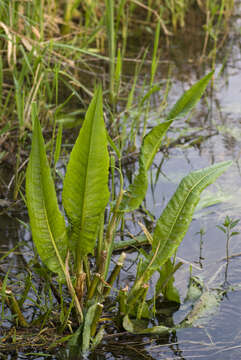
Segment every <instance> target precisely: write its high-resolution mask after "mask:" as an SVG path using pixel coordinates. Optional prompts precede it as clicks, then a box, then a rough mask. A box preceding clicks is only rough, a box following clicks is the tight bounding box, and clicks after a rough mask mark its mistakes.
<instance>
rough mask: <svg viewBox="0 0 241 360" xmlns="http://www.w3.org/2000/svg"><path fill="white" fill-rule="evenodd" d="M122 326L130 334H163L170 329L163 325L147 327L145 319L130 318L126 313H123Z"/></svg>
mask: <svg viewBox="0 0 241 360" xmlns="http://www.w3.org/2000/svg"><path fill="white" fill-rule="evenodd" d="M123 327H124V329H125V330H126V331H128V332H130V333H132V334H163V333H167V332H169V331H171V330H172V329H171V328H168V327H166V326H163V325H159V326H153V327H150V328H147V322H146V321H142V320H131V319H130V318H129V316H128V315H125V317H124V319H123Z"/></svg>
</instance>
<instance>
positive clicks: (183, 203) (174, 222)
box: [162, 169, 217, 249]
mask: <svg viewBox="0 0 241 360" xmlns="http://www.w3.org/2000/svg"><path fill="white" fill-rule="evenodd" d="M215 171H217V169H213V171H212V172H211V173H209V174H206V175H205V176H203V177H202V178H201V179H200V180H199V181H198V182H197V183H196V184H194V185H193V187H192V188H191V189H190V190H189V192H188V194H187V196H186V197H185V199H184V200H183V202H182V205H181V207H180V210H179V211H178V213H177V216H176V217H175V221H173V225H172V227H171V230H170V231H169V233H168V237H167V240H166V242H165V245H164V247H163V248H162V249H164V248H165V247H166V244H167V242H168V240H169V239H170V235H171V233H172V231H173V228H174V226H175V224H176V223H177V219H178V217H179V216H180V213H181V212H182V210H183V208H184V205H185V203H186V201H187V199H188V197H189V196H190V194H191V192H192V191H193V189H194V188H195V187H197V186H198V185H199V184H200V183H201V182H202V181H203V180H204V179H205V178H206V177H208V176H211V175H212V174H213V173H214V172H215Z"/></svg>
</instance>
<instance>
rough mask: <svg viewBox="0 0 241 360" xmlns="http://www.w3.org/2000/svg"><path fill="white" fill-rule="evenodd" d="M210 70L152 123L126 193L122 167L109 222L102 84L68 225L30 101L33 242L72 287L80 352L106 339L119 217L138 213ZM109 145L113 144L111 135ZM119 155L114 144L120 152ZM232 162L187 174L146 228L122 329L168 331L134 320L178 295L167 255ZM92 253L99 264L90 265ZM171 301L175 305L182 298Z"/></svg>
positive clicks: (70, 193) (121, 298)
mask: <svg viewBox="0 0 241 360" xmlns="http://www.w3.org/2000/svg"><path fill="white" fill-rule="evenodd" d="M212 75H213V73H210V74H208V75H207V76H206V77H204V78H203V79H202V80H200V81H199V82H198V83H196V84H195V85H193V87H192V88H191V89H190V90H189V91H187V92H186V93H185V94H184V95H183V96H182V97H181V98H180V100H179V101H178V102H177V103H176V105H175V106H174V107H173V109H172V110H171V111H170V113H169V115H168V116H167V119H166V121H165V122H163V123H160V124H159V125H157V126H156V127H154V128H153V129H152V130H151V131H150V132H149V133H148V134H147V135H146V136H145V137H144V138H143V142H142V146H141V149H140V155H139V172H138V173H137V175H136V177H135V179H134V181H133V183H132V184H131V185H130V186H129V188H128V189H127V190H124V188H123V179H122V172H121V169H120V168H119V169H118V171H119V174H120V191H119V194H118V195H117V196H116V198H114V199H113V201H112V203H111V204H110V208H109V211H108V215H107V222H106V223H105V221H104V214H105V211H106V210H105V209H106V208H107V204H108V201H109V197H110V194H109V189H108V178H109V175H108V171H109V155H108V141H107V138H109V137H107V133H106V129H105V125H104V119H103V110H102V92H101V88H100V87H98V88H97V89H96V91H95V95H94V98H93V100H92V102H91V104H90V106H89V108H88V111H87V113H86V117H85V120H84V123H83V126H82V128H81V130H80V133H79V136H78V138H77V140H76V143H75V145H74V147H73V150H72V152H71V155H70V159H69V163H68V166H67V170H66V175H65V178H64V183H63V193H62V202H63V207H64V210H65V214H66V216H67V219H68V226H67V227H66V224H65V220H64V216H63V214H62V213H61V212H60V210H59V207H58V201H57V197H56V193H55V189H54V182H53V178H52V176H51V170H50V167H49V164H48V161H47V157H46V154H45V146H44V141H43V137H42V134H41V129H40V124H39V121H38V117H37V113H36V107H35V106H33V109H32V118H33V124H34V131H33V140H32V150H31V155H30V160H29V164H28V169H27V174H26V198H27V206H28V211H29V217H30V224H31V229H32V234H33V240H34V242H35V245H36V248H37V251H38V254H39V256H40V258H41V260H42V261H43V263H44V264H45V265H46V266H47V268H48V269H49V270H51V271H52V272H53V273H57V274H58V277H59V281H60V282H61V281H63V282H64V284H66V286H67V288H68V290H69V293H70V295H71V298H72V301H73V304H74V306H75V308H74V310H73V311H74V312H75V313H76V315H77V317H78V324H79V329H78V342H79V345H80V346H81V349H82V352H85V351H87V350H89V348H90V347H92V345H93V346H95V345H96V344H97V343H98V342H99V341H100V340H101V337H102V336H103V332H104V326H102V327H100V328H99V322H101V314H102V311H103V308H104V306H105V301H106V298H107V296H108V295H109V294H110V291H111V289H112V287H113V286H114V283H115V280H116V278H117V276H118V274H119V272H120V270H121V268H122V266H123V263H124V261H125V253H124V252H123V253H122V254H121V255H120V258H119V260H118V262H117V264H116V266H115V268H114V269H113V271H112V272H111V273H109V272H110V270H109V269H110V262H111V257H112V254H113V250H114V245H115V234H116V231H117V230H118V228H119V223H120V220H122V221H124V219H125V214H126V213H128V212H132V211H134V210H136V209H137V208H138V207H139V206H140V204H141V203H142V201H143V200H144V198H145V194H146V191H147V186H148V180H147V172H148V169H149V168H150V166H151V164H152V162H153V159H154V157H155V154H156V153H157V151H158V149H159V147H160V145H161V141H162V138H163V136H164V135H165V133H166V131H167V130H168V128H169V126H170V125H171V124H172V122H173V121H174V120H175V119H177V118H180V117H181V116H184V115H186V114H187V113H188V112H189V111H190V110H191V109H192V108H193V106H194V105H195V103H196V102H197V101H198V99H199V98H200V97H201V95H202V93H203V91H204V90H205V88H206V86H207V84H208V82H209V80H210V79H211V77H212ZM109 142H110V145H111V146H113V147H114V148H115V149H116V146H114V145H113V142H112V141H111V140H110V138H109ZM118 153H119V151H118V149H117V151H116V155H117V156H118ZM230 165H231V162H230V161H228V162H224V163H219V164H216V165H213V166H211V167H209V168H206V169H203V170H198V171H194V172H192V173H190V174H189V175H187V176H186V177H185V178H184V179H183V180H182V182H181V183H180V185H179V187H178V189H177V191H176V193H175V194H174V195H173V197H172V199H171V200H170V201H169V203H168V205H167V206H166V208H165V209H164V211H163V213H162V215H161V217H160V218H159V220H158V221H157V223H156V226H155V229H154V232H153V235H151V234H150V233H148V231H147V230H146V229H145V227H143V229H144V232H145V235H146V237H147V240H148V242H149V244H150V246H151V250H150V252H146V251H144V250H143V249H142V250H140V258H139V261H138V265H137V271H136V275H135V277H136V278H135V281H134V283H133V284H132V285H131V286H130V287H126V288H124V289H118V290H115V291H117V295H116V300H115V301H116V302H117V303H118V316H117V317H118V318H119V321H120V320H121V319H122V326H123V327H124V328H125V329H126V330H128V331H130V332H133V333H150V332H152V333H155V332H156V333H160V332H163V331H168V328H167V327H165V326H163V325H160V326H156V327H154V328H147V327H144V328H140V327H137V325H136V323H135V321H137V320H141V319H143V318H144V319H146V318H147V319H148V318H152V317H153V316H154V315H155V308H154V307H153V304H154V303H155V301H156V300H155V299H156V298H157V297H158V296H159V295H160V293H163V294H164V296H165V297H166V298H168V297H169V296H173V278H172V277H173V274H174V272H175V271H176V270H177V269H178V267H179V266H180V264H179V265H178V264H175V262H174V263H173V262H171V261H170V258H171V257H172V256H173V255H174V254H175V252H176V250H177V248H178V246H179V244H180V243H181V241H182V239H183V237H184V235H185V233H186V231H187V229H188V227H189V224H190V222H191V220H192V215H193V212H194V209H195V206H196V205H197V203H198V201H199V197H200V194H201V192H202V191H203V190H204V189H205V188H206V187H207V186H208V185H209V184H211V183H212V182H213V181H215V179H216V178H217V177H218V176H219V175H220V174H222V173H223V172H224V171H225V170H226V169H227V168H228V167H229V166H230ZM112 166H113V165H112ZM93 258H94V259H95V260H94V269H93V265H92V266H91V262H92V259H93ZM156 272H157V273H158V272H159V273H160V280H159V281H158V282H157V285H156V291H155V295H154V298H152V299H149V300H147V298H148V290H149V282H150V279H151V278H152V276H153V274H154V273H156ZM163 276H165V277H164V279H163ZM165 279H166V281H167V282H165ZM170 294H171V295H170ZM169 300H173V301H177V302H178V298H177V297H174V298H172V299H171V298H170V299H169ZM62 301H64V299H63V300H62ZM69 316H71V315H70V314H69ZM75 326H77V324H76V325H75Z"/></svg>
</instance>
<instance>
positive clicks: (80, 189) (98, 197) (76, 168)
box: [63, 87, 109, 255]
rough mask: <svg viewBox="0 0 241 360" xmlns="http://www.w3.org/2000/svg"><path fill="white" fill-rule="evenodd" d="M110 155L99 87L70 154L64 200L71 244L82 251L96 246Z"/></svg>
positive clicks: (107, 192) (104, 204) (104, 199)
mask: <svg viewBox="0 0 241 360" xmlns="http://www.w3.org/2000/svg"><path fill="white" fill-rule="evenodd" d="M108 171H109V155H108V151H107V138H106V129H105V124H104V118H103V109H102V91H101V88H100V87H99V88H98V89H97V90H96V92H95V95H94V98H93V100H92V101H91V104H90V106H89V108H88V111H87V114H86V117H85V120H84V124H83V126H82V128H81V130H80V133H79V136H78V138H77V140H76V143H75V145H74V147H73V150H72V152H71V155H70V160H69V163H68V166H67V171H66V176H65V180H64V187H63V204H64V209H65V211H66V214H67V217H68V220H69V222H70V224H71V246H72V247H74V248H75V250H76V251H77V252H78V253H80V254H82V255H85V254H88V253H92V252H93V249H94V247H95V242H96V235H97V231H98V226H99V222H100V215H101V213H102V212H103V211H104V209H105V207H106V205H107V203H108V199H109V190H108Z"/></svg>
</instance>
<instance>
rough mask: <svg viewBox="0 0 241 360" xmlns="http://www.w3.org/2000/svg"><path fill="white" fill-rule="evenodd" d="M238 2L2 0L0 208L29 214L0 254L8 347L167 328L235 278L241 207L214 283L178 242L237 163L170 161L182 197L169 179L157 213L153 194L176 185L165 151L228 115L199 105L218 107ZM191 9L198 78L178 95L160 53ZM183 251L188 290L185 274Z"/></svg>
mask: <svg viewBox="0 0 241 360" xmlns="http://www.w3.org/2000/svg"><path fill="white" fill-rule="evenodd" d="M233 11H234V3H233V1H231V0H221V1H218V0H215V1H208V0H207V1H202V2H201V1H184V0H183V1H175V0H174V1H165V2H160V1H157V0H156V1H154V0H153V1H152V0H149V1H148V2H142V1H136V0H131V1H126V0H120V1H118V2H114V1H112V0H106V1H98V2H96V1H91V0H90V1H86V2H84V3H83V2H80V1H69V2H66V3H65V2H64V1H63V2H62V1H59V2H58V1H50V2H45V1H44V0H41V1H32V2H30V1H26V2H18V1H13V2H12V1H3V2H0V34H1V37H0V43H1V49H3V50H2V51H1V57H0V111H1V130H0V132H1V140H0V144H1V152H0V156H1V166H2V168H3V169H4V171H6V169H7V171H6V174H5V176H4V177H3V176H2V178H1V189H0V190H1V196H2V198H1V203H0V206H1V208H2V218H3V219H4V221H5V219H6V218H7V217H14V218H16V219H17V221H18V222H19V223H20V227H21V233H20V234H18V236H17V242H16V244H15V246H12V247H11V246H9V247H8V250H7V251H6V252H4V253H3V254H1V256H0V262H1V263H0V266H1V267H0V271H1V274H0V276H1V277H0V286H1V288H0V291H1V293H0V294H1V295H0V296H1V326H2V329H3V330H2V334H1V336H2V344H1V345H0V352H1V356H3V358H7V356H8V355H7V353H12V356H13V358H14V356H15V355H16V357H17V358H18V353H19V352H20V353H21V354H25V355H26V356H29V357H30V356H33V358H34V356H35V358H36V356H40V357H41V356H53V357H54V356H55V355H53V351H55V352H56V349H62V350H63V349H65V348H66V349H67V350H66V352H65V350H63V352H62V353H61V354H60V355H57V357H58V356H59V358H65V357H67V358H68V357H69V358H71V357H72V358H76V357H78V356H79V357H81V356H82V355H83V356H87V354H90V357H91V356H92V355H91V351H94V349H96V348H97V349H100V348H101V347H102V348H103V346H105V344H107V339H108V337H109V338H111V336H113V337H115V338H116V339H117V334H119V333H121V334H127V333H128V334H132V335H133V336H134V337H133V338H132V339H139V337H140V336H141V335H148V336H158V337H159V338H160V339H161V338H163V339H164V340H163V341H167V339H168V337H170V339H171V338H172V337H175V334H176V332H178V331H181V330H183V331H187V330H188V329H192V328H193V327H198V326H200V324H201V320H202V319H205V318H207V317H208V316H210V314H213V313H215V310H216V309H217V308H218V307H219V306H220V303H221V301H222V300H223V298H224V297H225V295H226V294H227V292H228V291H229V290H230V289H231V284H230V283H229V281H228V277H227V268H228V263H229V257H230V253H229V247H230V238H231V237H232V236H234V235H238V234H239V231H238V229H237V230H236V227H237V226H238V219H237V216H238V215H235V216H234V217H233V214H231V216H232V217H231V218H229V217H228V216H227V217H226V220H227V219H229V220H230V221H229V222H227V221H226V220H225V221H224V222H223V224H222V225H221V226H220V227H219V228H220V229H221V230H222V231H223V232H224V233H225V234H226V237H227V243H226V261H227V267H226V273H225V282H224V284H222V286H221V285H220V286H218V287H217V286H216V287H215V288H212V287H211V284H213V282H214V281H215V280H216V278H217V277H218V274H219V273H218V272H217V274H215V275H214V277H213V278H212V279H210V281H209V282H207V283H205V282H204V281H203V280H202V279H200V278H199V277H198V276H195V275H194V274H193V273H192V272H193V267H194V268H195V267H196V265H195V264H193V263H191V262H189V261H185V260H184V259H180V257H179V256H178V248H179V246H180V245H181V244H182V240H183V239H184V236H185V235H186V233H187V231H188V229H189V226H190V225H191V224H192V219H193V217H195V218H196V216H197V215H196V214H197V213H195V209H196V210H198V209H199V210H200V209H201V208H207V207H208V206H210V205H215V204H217V203H219V202H222V201H224V200H225V199H224V197H223V198H222V197H221V196H217V195H216V196H211V197H210V198H209V199H207V198H206V203H205V201H201V203H200V204H199V200H200V196H201V193H202V192H203V191H204V189H205V188H206V187H207V186H209V185H211V184H212V183H213V182H214V181H215V180H216V179H217V178H218V177H219V176H220V175H221V174H222V173H224V172H225V171H227V170H228V171H227V175H226V176H229V175H230V169H232V168H233V166H234V165H232V164H233V163H232V161H229V160H228V161H226V158H225V159H222V158H220V159H219V161H217V162H216V163H214V162H213V161H212V162H210V163H208V164H206V163H205V164H204V166H202V164H201V165H200V166H199V164H197V166H195V169H192V171H189V170H188V171H186V172H185V171H181V172H180V169H174V172H176V174H177V176H176V177H179V175H180V173H183V174H182V175H183V176H182V178H183V179H182V180H181V179H180V180H181V181H180V182H179V185H178V186H177V188H176V189H175V191H173V192H172V194H171V195H170V194H169V192H170V190H168V191H167V192H166V191H165V184H164V186H163V189H162V190H161V192H162V195H158V196H159V199H160V196H162V197H163V199H164V201H163V204H162V207H161V209H158V207H157V210H158V211H156V210H155V211H153V210H152V209H150V208H148V197H150V194H152V196H153V199H155V197H156V195H155V193H156V189H157V186H158V183H159V182H160V178H161V177H163V179H165V181H166V182H167V183H170V185H168V186H170V187H172V184H171V182H170V181H169V180H170V179H168V177H166V176H165V174H164V173H163V166H164V165H163V164H164V163H165V162H166V159H167V160H168V156H169V151H170V149H174V151H175V149H177V148H178V147H179V146H187V147H188V148H192V147H197V148H198V147H199V146H200V144H202V142H205V141H206V140H207V139H209V138H210V137H213V136H215V135H217V133H221V132H225V131H226V134H227V130H225V129H224V124H223V125H222V126H223V127H221V126H220V127H218V126H216V127H213V126H211V125H210V124H209V125H208V126H206V125H204V124H199V126H197V125H196V124H195V126H194V125H192V116H193V114H194V111H195V107H196V105H197V104H198V102H199V101H200V99H202V100H201V101H202V103H201V106H202V107H205V108H206V109H209V108H210V103H209V100H208V97H207V93H208V92H209V93H210V94H212V93H213V91H214V88H215V79H216V78H217V77H219V76H221V75H222V74H223V72H224V68H225V62H224V63H223V66H222V67H221V68H220V67H219V69H218V70H217V69H216V64H217V61H218V60H217V59H218V56H219V52H221V51H222V50H223V49H222V47H223V44H224V43H225V41H226V39H227V38H228V35H229V24H230V18H231V16H232V13H233ZM194 19H195V20H194ZM193 22H197V24H196V27H195V32H197V38H198V41H199V43H200V46H199V50H198V51H199V59H198V61H196V62H195V65H193V61H194V60H193V58H192V55H191V56H189V59H188V61H187V63H186V64H185V65H186V67H187V68H188V66H189V64H192V66H195V68H196V69H197V74H198V75H197V79H195V80H194V79H191V81H190V82H189V83H190V85H189V86H188V87H187V88H185V89H182V91H181V92H180V91H179V92H178V96H175V93H174V96H173V99H174V100H172V99H171V100H170V93H171V91H172V89H175V82H177V81H178V76H177V79H175V78H174V77H172V73H173V65H172V62H170V64H169V63H166V59H165V54H166V53H167V51H170V52H173V51H174V54H175V50H173V49H175V47H173V45H172V44H173V43H175V41H176V44H178V43H181V41H182V39H181V38H182V37H183V38H185V37H187V39H188V32H190V29H191V31H194V27H193V26H194V25H193ZM176 49H177V51H179V49H178V46H176ZM175 56H176V57H177V63H178V60H179V59H178V58H179V56H178V53H177V54H175ZM161 70H162V74H163V78H161V77H160V76H159V73H158V72H159V71H161ZM157 98H158V106H156V105H155V102H156V99H157ZM154 108H156V109H157V110H155V112H154V111H153V109H154ZM230 158H231V157H230ZM230 158H229V159H230ZM222 160H225V161H222ZM234 160H238V158H236V159H234ZM231 166H232V167H231ZM200 168H202V169H200ZM162 185H163V184H162ZM6 193H7V196H6ZM166 198H168V200H166ZM154 201H155V200H154ZM198 204H199V205H198ZM198 206H199V208H198ZM159 210H161V211H159ZM213 227H216V224H213ZM233 228H235V229H234V230H233V231H231V230H232V229H233ZM199 230H200V229H199ZM30 234H32V235H30ZM199 234H200V235H201V240H200V257H199V265H200V266H199V267H198V269H199V270H200V269H201V268H202V262H203V254H202V246H203V237H204V234H205V232H203V231H201V230H200V231H199ZM232 241H235V240H232ZM224 256H225V253H224ZM8 259H12V261H13V263H11V266H10V267H9V266H8ZM129 263H131V269H130V270H128V268H129V267H128V266H127V264H129ZM184 264H185V266H186V267H187V266H189V267H190V273H189V280H188V281H189V282H188V286H187V291H186V294H185V296H183V292H180V291H179V289H178V288H177V287H176V286H175V284H174V281H175V278H176V276H177V277H178V272H179V270H180V268H182V267H183V265H184ZM123 274H124V275H123ZM211 280H212V281H211ZM178 309H181V312H180V314H182V315H183V316H182V315H180V316H179V318H178V319H176V320H175V321H174V320H173V318H172V315H173V314H174V313H175V312H176V311H177V310H178ZM184 309H186V310H185V311H184ZM165 313H166V314H168V315H164V314H165ZM150 339H151V337H150ZM173 339H174V338H173ZM134 341H135V340H134ZM137 341H138V340H137ZM112 345H113V346H114V347H115V345H114V344H113V342H112ZM98 346H99V348H98ZM34 353H35V354H34ZM37 353H39V355H38V354H37ZM114 353H115V350H113V354H114ZM51 354H52V355H51ZM93 354H94V353H93ZM21 356H24V355H21ZM93 356H95V355H93ZM103 356H105V355H103ZM108 356H109V355H108ZM113 356H115V355H113ZM116 356H117V355H116Z"/></svg>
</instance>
